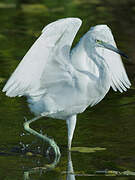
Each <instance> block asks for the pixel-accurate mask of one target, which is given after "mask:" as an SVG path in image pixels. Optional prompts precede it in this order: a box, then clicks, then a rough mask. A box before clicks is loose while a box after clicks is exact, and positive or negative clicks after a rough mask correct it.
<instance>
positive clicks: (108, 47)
mask: <svg viewBox="0 0 135 180" xmlns="http://www.w3.org/2000/svg"><path fill="white" fill-rule="evenodd" d="M102 46H103V47H104V48H106V49H109V50H111V51H114V52H116V53H118V54H120V55H121V56H123V57H125V58H127V59H128V56H127V55H126V54H125V53H123V52H122V51H121V50H119V49H118V48H116V47H114V46H112V45H111V44H108V43H106V42H102Z"/></svg>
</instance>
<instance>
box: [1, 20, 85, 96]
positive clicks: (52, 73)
mask: <svg viewBox="0 0 135 180" xmlns="http://www.w3.org/2000/svg"><path fill="white" fill-rule="evenodd" d="M81 23H82V22H81V20H80V19H78V18H65V19H61V20H58V21H55V22H53V23H51V24H49V25H47V26H46V27H45V28H44V29H43V30H42V34H41V36H40V37H39V38H38V39H37V40H36V42H35V43H34V44H33V45H32V47H31V48H30V49H29V51H28V52H27V54H26V55H25V56H24V58H23V59H22V61H21V62H20V64H19V65H18V67H17V68H16V70H15V71H14V72H13V74H12V76H11V77H10V79H9V80H8V81H7V83H6V85H5V87H4V88H3V92H6V95H7V96H10V97H15V96H23V95H26V96H27V95H38V94H40V93H45V90H46V88H47V87H49V86H50V85H52V84H56V82H58V81H59V82H61V81H67V82H69V81H70V79H71V77H70V75H69V73H68V70H69V69H70V70H71V67H70V65H69V61H68V56H69V52H70V48H71V45H72V42H73V40H74V37H75V35H76V33H77V31H78V29H79V28H80V26H81ZM43 81H44V82H43Z"/></svg>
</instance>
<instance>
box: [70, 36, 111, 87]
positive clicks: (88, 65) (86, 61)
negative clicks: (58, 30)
mask: <svg viewBox="0 0 135 180" xmlns="http://www.w3.org/2000/svg"><path fill="white" fill-rule="evenodd" d="M84 40H85V39H83V38H82V39H81V40H80V42H79V43H78V44H77V45H76V47H75V48H74V49H73V50H72V52H71V60H72V64H73V66H74V67H75V68H76V69H78V70H79V71H80V72H85V73H86V74H87V75H88V74H90V75H92V76H93V77H96V81H97V83H98V84H99V85H101V87H102V86H105V85H108V84H107V82H108V81H109V77H110V76H109V70H108V66H107V64H106V63H105V61H104V59H103V57H102V56H101V55H99V54H98V49H96V48H94V47H89V46H87V45H86V46H85V42H84ZM94 81H95V79H94Z"/></svg>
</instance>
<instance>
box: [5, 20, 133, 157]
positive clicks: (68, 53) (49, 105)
mask: <svg viewBox="0 0 135 180" xmlns="http://www.w3.org/2000/svg"><path fill="white" fill-rule="evenodd" d="M81 24H82V21H81V20H80V19H79V18H64V19H60V20H58V21H55V22H53V23H50V24H49V25H47V26H46V27H45V28H44V29H43V31H42V34H41V36H40V37H39V38H38V39H37V40H36V42H35V43H34V44H33V46H32V47H31V48H30V50H29V51H28V52H27V54H26V55H25V56H24V58H23V59H22V61H21V63H20V64H19V65H18V67H17V68H16V70H15V71H14V73H13V74H12V76H11V77H10V79H9V80H8V82H7V83H6V85H5V87H4V88H3V92H6V95H7V96H9V97H15V96H26V97H27V100H28V103H29V107H30V110H31V111H32V112H33V113H34V114H35V115H36V117H35V118H34V119H32V120H30V121H27V122H26V123H24V128H25V130H27V131H29V132H31V133H32V134H35V135H36V136H39V137H41V138H44V139H45V140H46V141H48V142H49V143H50V145H51V146H52V147H53V148H54V150H55V152H56V154H60V152H59V148H58V146H57V145H56V144H55V142H54V141H53V140H52V139H49V138H48V137H46V136H43V135H42V134H39V133H38V132H36V131H35V130H33V129H31V128H30V127H29V124H30V123H31V122H33V121H35V120H37V119H39V118H41V117H43V116H48V117H51V118H57V119H63V120H66V123H67V128H68V149H69V150H70V149H71V142H72V138H73V133H74V129H75V126H76V119H77V114H79V113H82V112H84V111H85V109H86V108H87V107H88V106H91V107H92V106H94V105H96V104H97V103H99V102H100V101H101V100H102V99H103V98H104V97H105V95H106V94H107V92H108V91H109V89H110V87H112V88H113V90H114V91H117V90H119V91H120V92H123V91H126V90H127V88H130V86H131V84H130V81H129V79H128V77H127V74H126V72H125V69H124V66H123V63H122V61H121V57H120V55H123V56H125V57H127V56H126V55H124V53H122V52H121V51H120V50H118V49H117V47H116V43H115V40H114V38H113V35H112V32H111V30H110V28H109V27H108V26H107V25H96V26H94V27H92V28H90V30H89V31H88V32H87V33H86V34H84V35H83V37H82V38H81V39H80V41H79V43H78V44H77V45H76V46H75V47H74V48H73V49H72V50H71V46H72V42H73V40H74V37H75V35H76V33H77V31H78V30H79V28H80V26H81Z"/></svg>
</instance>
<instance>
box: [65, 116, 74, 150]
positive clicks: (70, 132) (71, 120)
mask: <svg viewBox="0 0 135 180" xmlns="http://www.w3.org/2000/svg"><path fill="white" fill-rule="evenodd" d="M66 122H67V128H68V149H69V150H71V143H72V138H73V134H74V130H75V126H76V115H73V116H70V117H69V118H68V119H67V120H66Z"/></svg>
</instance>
